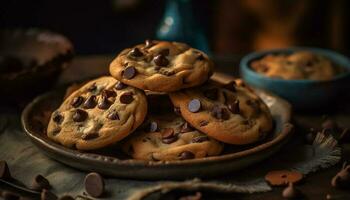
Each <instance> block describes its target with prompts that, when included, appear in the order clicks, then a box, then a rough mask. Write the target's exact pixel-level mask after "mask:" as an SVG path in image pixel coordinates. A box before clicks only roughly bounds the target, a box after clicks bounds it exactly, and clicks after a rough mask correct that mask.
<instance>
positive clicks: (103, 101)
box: [97, 96, 112, 110]
mask: <svg viewBox="0 0 350 200" xmlns="http://www.w3.org/2000/svg"><path fill="white" fill-rule="evenodd" d="M111 104H112V103H111V102H110V101H109V100H108V97H106V96H102V97H101V99H100V102H99V103H98V105H97V107H98V108H99V109H101V110H107V109H108V108H109V107H110V106H111Z"/></svg>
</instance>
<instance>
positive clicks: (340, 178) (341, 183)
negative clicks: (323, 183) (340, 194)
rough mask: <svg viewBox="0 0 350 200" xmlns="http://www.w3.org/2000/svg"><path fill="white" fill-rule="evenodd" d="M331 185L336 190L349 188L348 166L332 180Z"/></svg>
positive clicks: (349, 168)
mask: <svg viewBox="0 0 350 200" xmlns="http://www.w3.org/2000/svg"><path fill="white" fill-rule="evenodd" d="M331 185H332V186H333V187H336V188H350V165H345V164H344V166H343V168H342V169H341V170H340V171H339V172H338V173H337V174H336V175H335V176H334V177H333V178H332V181H331Z"/></svg>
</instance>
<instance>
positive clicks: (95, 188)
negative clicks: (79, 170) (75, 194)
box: [84, 172, 105, 198]
mask: <svg viewBox="0 0 350 200" xmlns="http://www.w3.org/2000/svg"><path fill="white" fill-rule="evenodd" d="M84 185H85V191H86V192H87V193H88V194H89V195H90V196H92V197H95V198H98V197H101V196H102V195H103V193H104V191H105V182H104V179H103V177H102V176H101V175H100V174H98V173H96V172H92V173H89V174H88V175H86V177H85V180H84Z"/></svg>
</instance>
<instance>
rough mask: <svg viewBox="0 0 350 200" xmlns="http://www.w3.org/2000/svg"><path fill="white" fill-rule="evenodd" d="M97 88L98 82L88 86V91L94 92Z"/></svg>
mask: <svg viewBox="0 0 350 200" xmlns="http://www.w3.org/2000/svg"><path fill="white" fill-rule="evenodd" d="M96 89H97V86H96V83H93V84H92V85H90V87H88V89H87V90H88V91H89V92H94V91H95V90H96Z"/></svg>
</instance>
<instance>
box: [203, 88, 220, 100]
mask: <svg viewBox="0 0 350 200" xmlns="http://www.w3.org/2000/svg"><path fill="white" fill-rule="evenodd" d="M203 94H204V96H205V97H207V98H208V99H211V100H216V99H217V98H218V89H217V88H210V89H206V90H205V91H204V93H203Z"/></svg>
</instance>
